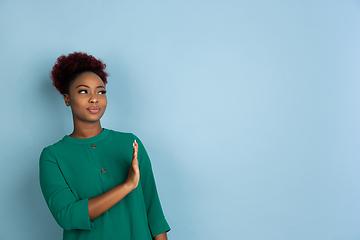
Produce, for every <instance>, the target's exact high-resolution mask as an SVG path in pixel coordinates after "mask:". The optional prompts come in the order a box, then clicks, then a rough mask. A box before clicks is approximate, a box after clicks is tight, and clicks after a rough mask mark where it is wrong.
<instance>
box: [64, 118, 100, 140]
mask: <svg viewBox="0 0 360 240" xmlns="http://www.w3.org/2000/svg"><path fill="white" fill-rule="evenodd" d="M102 131H103V128H102V127H101V124H100V121H98V122H95V123H82V124H79V123H74V131H73V132H72V133H71V134H70V135H69V136H70V137H73V138H91V137H94V136H96V135H98V134H100V133H101V132H102Z"/></svg>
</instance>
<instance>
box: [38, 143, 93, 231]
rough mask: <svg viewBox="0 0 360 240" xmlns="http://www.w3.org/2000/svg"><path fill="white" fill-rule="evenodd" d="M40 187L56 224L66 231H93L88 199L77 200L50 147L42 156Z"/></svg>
mask: <svg viewBox="0 0 360 240" xmlns="http://www.w3.org/2000/svg"><path fill="white" fill-rule="evenodd" d="M39 177H40V186H41V191H42V193H43V195H44V198H45V201H46V203H47V205H48V207H49V209H50V211H51V214H52V215H53V217H54V218H55V220H56V222H57V223H58V224H59V225H60V227H62V228H63V229H65V230H72V229H82V230H91V229H92V227H93V226H92V225H93V224H92V222H91V221H90V219H89V210H88V199H77V198H76V197H75V195H74V194H73V192H72V191H71V189H70V187H69V185H68V184H67V183H66V179H64V176H63V175H62V173H61V170H60V168H59V165H58V163H57V161H56V157H55V156H54V154H53V152H52V151H51V149H50V147H47V148H44V150H43V151H42V153H41V156H40V176H39Z"/></svg>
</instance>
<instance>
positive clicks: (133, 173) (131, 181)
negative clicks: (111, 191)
mask: <svg viewBox="0 0 360 240" xmlns="http://www.w3.org/2000/svg"><path fill="white" fill-rule="evenodd" d="M138 147H139V145H138V143H137V142H136V140H135V141H134V143H133V155H132V162H131V165H130V168H129V173H128V177H127V179H126V182H125V184H127V185H128V186H130V187H131V189H135V188H136V187H137V185H138V183H139V179H140V171H139V163H138V160H137V155H138Z"/></svg>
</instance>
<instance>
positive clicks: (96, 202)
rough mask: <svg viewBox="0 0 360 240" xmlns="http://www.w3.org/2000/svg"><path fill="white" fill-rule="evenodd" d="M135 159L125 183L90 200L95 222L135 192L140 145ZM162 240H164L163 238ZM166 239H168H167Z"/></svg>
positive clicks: (136, 146) (136, 150) (91, 212)
mask: <svg viewBox="0 0 360 240" xmlns="http://www.w3.org/2000/svg"><path fill="white" fill-rule="evenodd" d="M133 147H134V150H133V158H132V163H131V165H130V169H129V173H128V177H127V179H126V181H125V183H123V184H120V185H118V186H116V187H114V188H112V189H110V190H109V191H107V192H105V193H103V194H101V195H99V196H97V197H94V198H90V199H89V200H88V208H89V217H90V220H93V219H95V218H97V217H98V216H100V215H101V214H103V213H104V212H106V211H107V210H109V209H110V208H111V207H113V206H114V205H115V204H117V203H118V202H120V201H121V200H122V199H123V198H124V197H125V196H126V195H128V194H129V193H130V192H131V191H132V190H134V189H135V188H136V187H137V185H138V183H139V179H140V171H139V166H138V160H137V153H138V143H137V142H136V140H135V142H134V144H133ZM161 239H162V238H161ZM165 239H166V238H165Z"/></svg>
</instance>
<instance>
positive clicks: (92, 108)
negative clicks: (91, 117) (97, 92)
mask: <svg viewBox="0 0 360 240" xmlns="http://www.w3.org/2000/svg"><path fill="white" fill-rule="evenodd" d="M87 110H89V112H90V113H93V114H95V113H98V112H99V111H100V108H99V107H97V106H92V107H89V108H88V109H87Z"/></svg>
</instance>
